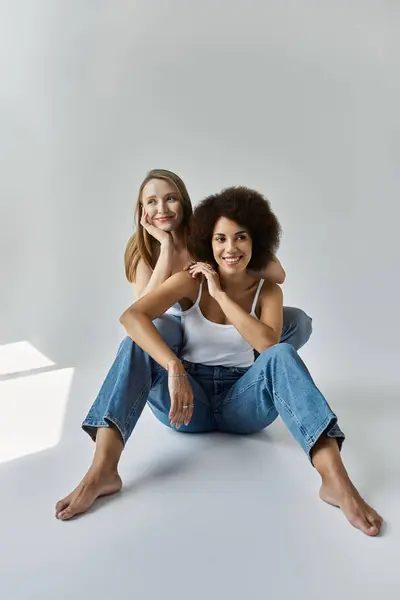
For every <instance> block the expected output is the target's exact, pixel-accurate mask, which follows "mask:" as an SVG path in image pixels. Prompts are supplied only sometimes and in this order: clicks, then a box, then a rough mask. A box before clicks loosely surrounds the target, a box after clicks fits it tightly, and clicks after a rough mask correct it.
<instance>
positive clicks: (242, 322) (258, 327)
mask: <svg viewBox="0 0 400 600" xmlns="http://www.w3.org/2000/svg"><path fill="white" fill-rule="evenodd" d="M264 288H265V289H264ZM215 299H216V300H217V302H218V304H219V305H220V307H221V308H222V310H223V311H224V313H225V315H226V317H227V318H228V319H229V321H230V322H231V323H232V324H233V325H234V326H235V327H236V329H237V330H238V331H239V333H240V334H241V335H242V336H243V337H244V338H245V340H247V341H248V342H249V344H250V346H253V348H254V349H255V350H257V352H259V353H260V354H261V352H264V350H266V349H267V348H269V347H270V346H274V345H275V344H278V343H279V340H280V338H281V333H282V304H283V294H282V290H281V288H280V287H279V285H277V284H268V283H264V286H263V289H262V291H261V294H260V304H261V315H260V320H258V319H256V318H255V317H253V316H252V315H250V314H249V313H247V312H246V311H245V310H244V309H243V308H242V307H241V306H239V305H238V304H236V302H235V301H234V300H232V298H229V296H227V294H226V293H225V292H223V291H221V292H220V293H219V294H218V295H217V296H216V298H215Z"/></svg>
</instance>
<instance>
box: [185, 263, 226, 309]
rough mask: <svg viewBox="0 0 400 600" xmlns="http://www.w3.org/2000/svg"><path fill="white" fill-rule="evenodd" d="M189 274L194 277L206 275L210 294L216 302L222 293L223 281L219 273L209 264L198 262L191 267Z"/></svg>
mask: <svg viewBox="0 0 400 600" xmlns="http://www.w3.org/2000/svg"><path fill="white" fill-rule="evenodd" d="M189 272H190V274H191V275H192V277H199V276H200V275H204V277H205V278H206V280H207V285H208V291H209V294H210V296H212V297H213V298H214V299H215V300H216V299H217V296H218V294H219V293H220V292H222V288H221V281H220V279H219V275H218V273H217V271H215V270H214V268H213V267H212V266H211V265H209V264H208V263H203V262H196V263H193V264H192V265H191V266H190V267H189Z"/></svg>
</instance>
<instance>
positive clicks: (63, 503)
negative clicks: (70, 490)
mask: <svg viewBox="0 0 400 600" xmlns="http://www.w3.org/2000/svg"><path fill="white" fill-rule="evenodd" d="M67 506H68V500H67V499H66V498H64V499H63V500H59V501H58V502H57V504H56V511H55V512H56V517H58V515H59V513H60V512H61V511H63V510H64V508H67Z"/></svg>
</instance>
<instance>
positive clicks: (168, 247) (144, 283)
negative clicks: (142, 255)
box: [134, 238, 174, 299]
mask: <svg viewBox="0 0 400 600" xmlns="http://www.w3.org/2000/svg"><path fill="white" fill-rule="evenodd" d="M173 253H174V243H173V241H172V238H171V239H170V240H169V241H168V240H166V241H165V242H163V243H162V244H161V245H160V255H159V257H158V260H157V263H156V266H155V267H154V271H152V270H151V269H150V268H149V267H148V266H147V265H146V263H145V262H144V260H142V259H140V260H139V262H138V265H137V269H136V280H135V283H134V290H135V296H136V298H137V299H139V298H141V297H142V296H144V295H145V294H148V293H149V292H151V291H152V290H154V289H156V288H157V287H158V286H159V285H161V284H162V283H164V281H166V280H167V279H168V277H170V276H171V272H172V255H173Z"/></svg>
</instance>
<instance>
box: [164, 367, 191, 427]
mask: <svg viewBox="0 0 400 600" xmlns="http://www.w3.org/2000/svg"><path fill="white" fill-rule="evenodd" d="M168 390H169V395H170V398H171V410H170V411H169V418H170V419H171V422H170V424H171V427H173V426H174V425H176V427H177V429H179V428H180V427H181V425H182V423H184V424H185V425H189V423H190V420H191V418H192V416H193V409H194V403H193V390H192V386H191V385H190V382H189V380H188V378H187V375H186V373H185V371H182V370H181V371H180V372H174V371H168Z"/></svg>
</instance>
